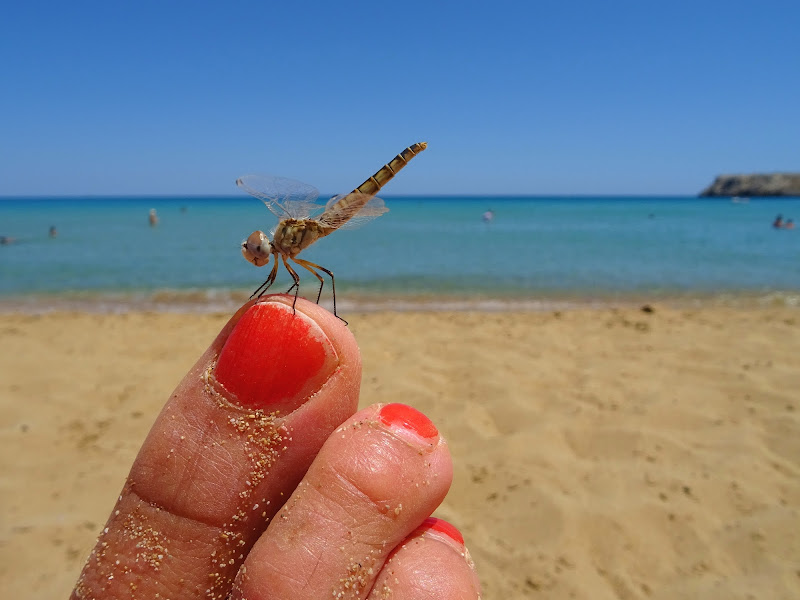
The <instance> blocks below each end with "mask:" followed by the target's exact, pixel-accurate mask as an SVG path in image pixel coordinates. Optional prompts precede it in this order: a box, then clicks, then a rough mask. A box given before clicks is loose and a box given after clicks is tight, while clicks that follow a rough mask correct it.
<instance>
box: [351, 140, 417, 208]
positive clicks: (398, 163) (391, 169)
mask: <svg viewBox="0 0 800 600" xmlns="http://www.w3.org/2000/svg"><path fill="white" fill-rule="evenodd" d="M427 147H428V144H427V143H426V142H419V143H417V144H412V145H411V146H409V147H408V148H406V149H405V150H403V151H402V152H401V153H400V154H398V155H397V156H395V157H394V158H393V159H392V160H390V161H389V162H388V163H387V164H385V165H383V166H382V167H381V168H380V169H378V172H377V173H375V175H373V176H372V177H370V178H369V179H367V180H366V181H365V182H364V183H362V184H361V185H360V186H358V187H357V188H356V189H354V190H353V192H354V193H356V192H357V193H359V194H366V195H368V196H374V195H375V194H377V193H378V192H379V191H380V189H381V188H382V187H383V186H385V185H386V184H387V183H388V182H389V181H391V179H392V177H394V176H395V175H397V173H398V171H400V169H402V168H403V167H405V166H406V165H407V164H408V161H410V160H411V159H412V158H414V157H415V156H416V155H417V154H419V153H420V152H422V151H423V150H425V148H427Z"/></svg>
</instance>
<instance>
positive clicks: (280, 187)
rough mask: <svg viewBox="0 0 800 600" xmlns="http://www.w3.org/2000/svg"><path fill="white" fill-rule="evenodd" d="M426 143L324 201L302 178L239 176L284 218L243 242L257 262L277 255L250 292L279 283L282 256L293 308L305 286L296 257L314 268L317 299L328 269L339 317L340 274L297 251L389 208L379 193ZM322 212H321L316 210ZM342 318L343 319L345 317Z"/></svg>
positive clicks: (260, 263) (240, 183)
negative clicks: (301, 255) (348, 189)
mask: <svg viewBox="0 0 800 600" xmlns="http://www.w3.org/2000/svg"><path fill="white" fill-rule="evenodd" d="M427 147H428V144H427V143H426V142H419V143H416V144H412V145H411V146H409V147H408V148H406V149H405V150H403V151H402V152H400V153H399V154H398V155H397V156H395V157H394V158H393V159H392V160H390V161H389V162H388V163H387V164H385V165H384V166H382V167H381V168H380V169H378V172H377V173H375V174H374V175H373V176H372V177H370V178H369V179H367V180H366V181H365V182H364V183H362V184H361V185H360V186H358V187H357V188H356V189H354V190H353V191H352V192H350V193H349V194H343V195H338V196H334V197H333V198H331V199H330V200H329V201H328V202H327V204H325V205H324V206H323V205H322V204H321V203H320V202H318V200H317V199H318V198H319V191H317V189H316V188H314V187H313V186H310V185H308V184H305V183H302V182H300V181H294V180H292V179H287V178H285V177H265V176H261V175H246V176H244V177H240V178H239V179H237V180H236V185H237V186H238V187H240V188H241V189H243V190H244V191H246V192H247V193H248V194H250V195H251V196H254V197H256V198H258V199H259V200H261V201H262V202H263V203H264V204H265V205H266V207H267V208H268V209H269V211H270V212H271V213H272V214H273V215H275V216H276V217H277V218H278V219H279V221H278V225H277V226H276V227H275V228H274V229H273V230H272V231H271V232H270V235H269V236H268V235H267V234H265V233H264V232H263V231H254V232H253V233H251V234H250V235H249V236H248V237H247V239H246V240H245V241H244V242H242V255H243V256H244V258H245V259H247V261H248V262H250V263H252V264H254V265H255V266H257V267H263V266H265V265H266V264H268V263H269V260H270V256H273V255H274V257H275V258H274V263H273V265H272V270H271V271H270V273H269V276H268V277H267V280H266V281H265V282H264V283H262V284H261V285H260V286H258V288H256V291H254V292H253V294H252V295H251V296H250V298H254V297H255V296H259V297H261V296H262V295H264V293H266V291H267V290H268V289H269V288H270V287H271V286H272V284H273V283H275V279H276V278H277V276H278V265H279V264H280V263H281V262H282V263H283V266H284V267H285V268H286V270H287V271H288V273H289V275H290V276H291V277H292V281H293V283H292V285H291V287H289V289H288V290H287V291H286V293H287V294H288V293H290V292H291V291H292V290H294V301H293V302H292V309H294V307H295V304H297V294H298V292H299V290H300V276H299V275H298V274H297V271H295V270H294V268H293V267H292V265H291V264H290V261H291V262H293V263H295V264H297V265H299V266H301V267H302V268H304V269H306V270H307V271H309V272H311V274H312V275H314V277H316V278H317V279H318V280H319V291H318V292H317V304H319V299H320V297H321V296H322V288H323V286H324V284H325V280H324V279H323V278H322V275H320V272H322V273H326V274H327V275H328V276H329V277H330V278H331V287H332V290H333V314H334V315H335V316H337V317H339V315H338V314H336V280H335V278H334V276H333V273H332V272H331V271H330V270H328V269H326V268H325V267H323V266H321V265H318V264H315V263H312V262H310V261H308V260H304V259H302V258H298V256H297V255H298V254H300V252H302V251H303V250H305V249H306V248H308V247H309V246H310V245H311V244H313V243H314V242H316V241H317V240H318V239H320V238H323V237H325V236H326V235H330V234H331V233H333V232H334V231H336V230H337V229H352V228H355V227H360V226H361V225H363V224H365V223H367V222H368V221H371V220H372V219H374V218H376V217H379V216H380V215H382V214H384V213H386V212H388V211H389V209H388V208H386V205H385V204H384V202H383V200H381V199H380V198H378V197H377V196H376V194H377V193H378V192H379V191H380V190H381V188H383V186H384V185H386V184H387V183H388V182H389V181H390V180H391V179H392V178H393V177H394V176H395V175H396V174H397V173H398V172H399V171H400V169H402V168H403V167H405V166H406V165H407V164H408V162H409V161H410V160H411V159H412V158H414V157H415V156H417V155H418V154H419V153H420V152H422V151H423V150H425V148H427ZM320 211H322V212H321V214H318V213H320ZM317 214H318V216H314V215H317ZM270 236H271V238H272V239H270ZM339 318H340V319H341V320H342V321H344V319H342V318H341V317H339ZM345 323H347V321H345Z"/></svg>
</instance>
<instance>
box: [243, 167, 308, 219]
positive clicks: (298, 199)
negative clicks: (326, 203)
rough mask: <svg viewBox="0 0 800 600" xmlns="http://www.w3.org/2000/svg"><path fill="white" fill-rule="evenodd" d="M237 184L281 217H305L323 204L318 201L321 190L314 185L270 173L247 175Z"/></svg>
mask: <svg viewBox="0 0 800 600" xmlns="http://www.w3.org/2000/svg"><path fill="white" fill-rule="evenodd" d="M236 185H237V186H239V187H240V188H242V189H243V190H244V191H245V192H247V193H248V194H250V195H251V196H254V197H255V198H258V199H259V200H261V201H262V202H263V203H264V204H266V205H267V208H268V209H269V210H270V212H271V213H272V214H273V215H275V216H276V217H278V218H279V219H285V218H292V219H305V218H306V217H308V216H310V215H312V214H313V213H314V212H316V211H318V210H320V209H321V208H322V206H321V205H320V204H319V203H318V202H317V198H318V197H319V191H318V190H317V188H315V187H314V186H311V185H308V184H307V183H303V182H302V181H295V180H294V179H287V178H286V177H274V176H269V175H245V176H244V177H240V178H239V179H237V180H236Z"/></svg>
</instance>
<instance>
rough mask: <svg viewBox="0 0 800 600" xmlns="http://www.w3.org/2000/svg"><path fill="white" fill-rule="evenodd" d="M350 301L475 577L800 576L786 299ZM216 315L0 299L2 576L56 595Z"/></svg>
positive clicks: (369, 363) (674, 581)
mask: <svg viewBox="0 0 800 600" xmlns="http://www.w3.org/2000/svg"><path fill="white" fill-rule="evenodd" d="M654 308H655V310H654V312H652V313H647V312H643V311H641V310H639V309H638V308H624V309H618V310H614V309H611V308H598V309H585V308H582V309H575V310H567V311H562V312H560V313H555V312H502V311H501V312H374V313H369V314H348V315H347V318H348V320H349V321H350V325H351V329H352V331H353V332H354V334H355V335H356V338H357V339H358V341H359V344H360V346H361V349H362V353H363V359H364V378H363V384H362V406H364V405H367V404H371V403H374V402H405V403H409V404H412V405H414V406H416V407H417V408H419V409H421V410H423V411H424V412H426V413H427V414H428V415H429V416H431V417H432V418H433V420H434V422H435V423H436V424H437V426H438V427H439V429H440V430H441V431H442V432H443V433H444V434H445V435H446V437H447V438H448V440H449V442H450V446H451V449H452V451H453V455H454V459H455V464H456V478H455V482H454V484H453V488H452V489H451V492H450V495H449V497H448V500H447V501H446V502H445V504H444V505H443V506H442V507H441V508H440V510H439V511H438V513H437V515H438V516H441V517H443V518H446V519H448V520H450V521H452V522H453V523H454V524H455V525H456V526H458V527H459V528H460V529H461V531H462V532H463V534H464V537H465V538H466V540H467V543H468V546H469V548H470V551H471V553H472V555H473V558H474V559H475V562H476V563H477V566H478V569H479V572H480V574H481V578H482V580H483V583H484V597H485V598H528V597H542V598H565V599H566V598H593V599H603V598H625V599H627V598H664V599H666V598H687V599H688V598H697V597H703V598H726V599H727V598H787V599H788V598H797V597H800V543H798V539H800V538H799V537H798V531H800V415H799V414H798V413H800V392H799V391H798V390H800V310H798V309H793V308H786V307H747V308H731V307H727V308H726V307H710V306H707V307H705V308H703V307H701V308H680V309H679V308H667V307H664V306H661V305H655V307H654ZM226 320H227V315H222V314H220V315H197V314H166V313H155V312H153V313H145V312H133V313H129V314H121V315H111V314H90V313H67V312H57V313H53V314H45V315H22V314H16V315H15V314H4V315H0V343H1V344H2V347H3V353H2V358H0V409H1V410H0V414H2V417H0V419H1V421H0V424H1V425H2V427H1V428H0V445H1V446H2V447H1V448H0V461H2V470H0V474H1V477H0V486H1V487H0V515H2V520H0V589H3V590H4V591H5V594H4V595H5V596H7V597H17V598H64V597H67V595H68V593H69V590H70V589H71V588H72V585H73V583H74V581H75V579H76V577H77V575H78V573H79V571H80V568H81V566H82V564H83V561H84V560H85V558H86V556H87V554H88V552H89V550H90V549H91V547H92V545H93V543H94V540H95V536H96V535H97V533H98V531H99V528H100V527H101V526H102V524H103V523H104V521H105V519H106V517H107V515H108V512H109V511H110V509H111V507H112V506H113V504H114V501H115V499H116V496H117V493H118V492H119V490H120V488H121V486H122V482H123V479H124V477H125V475H126V474H127V472H128V469H129V467H130V464H131V462H132V460H133V457H134V456H135V454H136V451H137V449H138V446H139V445H140V444H141V441H142V440H143V439H144V437H145V435H146V433H147V431H148V429H149V427H150V424H151V423H152V421H153V419H154V418H155V416H156V415H157V413H158V411H159V409H160V407H161V405H162V404H163V403H164V401H165V400H166V399H167V397H168V396H169V393H170V392H171V391H172V389H173V388H174V387H175V385H176V384H177V383H178V382H179V381H180V379H181V378H182V376H183V374H184V373H185V372H186V371H187V370H188V368H189V367H190V366H191V365H192V364H193V363H194V361H195V360H196V358H197V357H198V356H199V355H200V353H201V352H202V351H203V350H204V349H205V348H206V346H207V345H208V344H209V343H210V341H211V340H212V339H213V337H214V336H215V335H216V333H217V332H218V330H219V329H220V327H221V326H222V324H223V323H224V322H225V321H226Z"/></svg>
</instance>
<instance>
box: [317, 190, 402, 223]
mask: <svg viewBox="0 0 800 600" xmlns="http://www.w3.org/2000/svg"><path fill="white" fill-rule="evenodd" d="M387 212H389V209H388V208H387V207H386V204H384V202H383V200H381V199H380V198H377V197H375V196H370V195H369V194H359V193H357V192H356V193H350V194H343V195H339V196H334V197H333V198H331V199H330V200H329V201H328V204H326V205H325V212H324V213H322V215H320V216H319V218H318V219H317V220H318V221H319V222H320V223H322V224H323V225H327V226H328V227H333V228H334V229H355V228H356V227H361V226H362V225H364V224H365V223H368V222H369V221H371V220H372V219H374V218H376V217H380V216H381V215H382V214H384V213H387Z"/></svg>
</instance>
